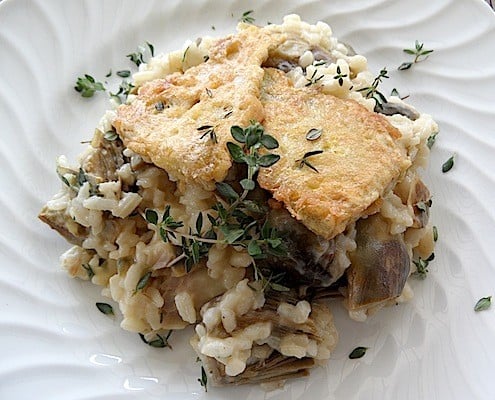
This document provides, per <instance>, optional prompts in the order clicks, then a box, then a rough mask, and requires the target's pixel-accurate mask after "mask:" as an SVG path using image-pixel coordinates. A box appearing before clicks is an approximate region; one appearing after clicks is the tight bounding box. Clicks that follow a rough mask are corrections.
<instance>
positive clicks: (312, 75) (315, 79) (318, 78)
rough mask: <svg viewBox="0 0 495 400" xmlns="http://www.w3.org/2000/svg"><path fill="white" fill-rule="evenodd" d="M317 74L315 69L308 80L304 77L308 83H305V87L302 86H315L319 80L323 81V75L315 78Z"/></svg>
mask: <svg viewBox="0 0 495 400" xmlns="http://www.w3.org/2000/svg"><path fill="white" fill-rule="evenodd" d="M317 73H318V70H317V69H315V70H314V71H313V73H312V74H311V76H310V77H309V78H308V77H307V76H306V80H307V81H308V82H307V83H306V85H304V86H306V87H308V86H311V85H316V84H317V83H318V82H319V81H321V80H322V79H323V77H324V76H325V75H323V74H321V75H319V76H316V74H317Z"/></svg>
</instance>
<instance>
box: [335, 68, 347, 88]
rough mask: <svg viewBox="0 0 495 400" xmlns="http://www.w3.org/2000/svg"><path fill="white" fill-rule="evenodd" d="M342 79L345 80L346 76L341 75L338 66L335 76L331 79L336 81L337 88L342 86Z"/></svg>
mask: <svg viewBox="0 0 495 400" xmlns="http://www.w3.org/2000/svg"><path fill="white" fill-rule="evenodd" d="M344 78H347V74H343V73H342V70H341V69H340V65H337V74H336V75H334V77H333V79H336V80H337V81H338V82H339V86H342V85H343V84H344Z"/></svg>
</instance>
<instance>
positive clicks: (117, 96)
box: [110, 79, 134, 104]
mask: <svg viewBox="0 0 495 400" xmlns="http://www.w3.org/2000/svg"><path fill="white" fill-rule="evenodd" d="M132 89H134V85H133V84H132V83H130V82H128V81H126V80H125V79H124V80H123V81H122V82H121V83H120V85H119V90H118V91H117V92H115V93H110V97H111V98H112V99H114V100H115V101H116V103H117V104H122V103H125V102H126V101H127V97H128V96H129V94H130V93H131V91H132Z"/></svg>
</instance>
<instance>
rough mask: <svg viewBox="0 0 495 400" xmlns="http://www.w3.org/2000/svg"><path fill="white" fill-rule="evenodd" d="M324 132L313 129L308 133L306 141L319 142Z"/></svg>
mask: <svg viewBox="0 0 495 400" xmlns="http://www.w3.org/2000/svg"><path fill="white" fill-rule="evenodd" d="M322 132H323V130H321V129H318V128H311V129H310V130H309V131H308V132H307V133H306V140H309V141H313V140H317V139H319V138H320V136H321V134H322Z"/></svg>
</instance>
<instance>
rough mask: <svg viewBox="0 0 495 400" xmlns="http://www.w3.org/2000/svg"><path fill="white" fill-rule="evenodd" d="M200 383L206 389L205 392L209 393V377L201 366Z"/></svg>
mask: <svg viewBox="0 0 495 400" xmlns="http://www.w3.org/2000/svg"><path fill="white" fill-rule="evenodd" d="M198 382H199V383H200V384H201V386H202V387H203V388H204V389H205V392H207V391H208V387H207V385H208V376H207V375H206V371H205V367H203V366H201V378H198Z"/></svg>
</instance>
